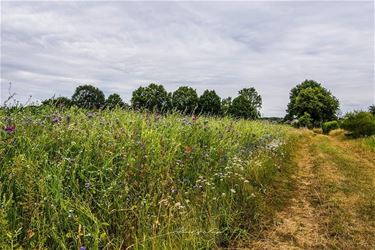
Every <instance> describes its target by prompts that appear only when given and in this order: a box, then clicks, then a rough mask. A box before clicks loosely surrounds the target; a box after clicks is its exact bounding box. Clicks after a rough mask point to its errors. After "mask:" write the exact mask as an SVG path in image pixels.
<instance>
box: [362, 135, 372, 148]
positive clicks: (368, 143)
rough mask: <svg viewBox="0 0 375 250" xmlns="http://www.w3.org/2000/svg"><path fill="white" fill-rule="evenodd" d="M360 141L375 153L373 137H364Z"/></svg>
mask: <svg viewBox="0 0 375 250" xmlns="http://www.w3.org/2000/svg"><path fill="white" fill-rule="evenodd" d="M361 140H362V142H363V144H364V145H365V146H367V147H368V148H370V149H372V150H374V151H375V136H370V137H366V138H363V139H361Z"/></svg>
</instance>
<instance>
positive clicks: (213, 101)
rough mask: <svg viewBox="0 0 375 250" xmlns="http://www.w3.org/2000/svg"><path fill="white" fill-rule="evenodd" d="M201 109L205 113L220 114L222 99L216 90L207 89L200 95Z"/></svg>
mask: <svg viewBox="0 0 375 250" xmlns="http://www.w3.org/2000/svg"><path fill="white" fill-rule="evenodd" d="M199 111H200V112H201V113H203V114H211V115H218V114H220V112H221V99H220V97H219V96H218V95H217V94H216V92H215V90H205V91H204V92H203V94H202V95H201V96H200V97H199Z"/></svg>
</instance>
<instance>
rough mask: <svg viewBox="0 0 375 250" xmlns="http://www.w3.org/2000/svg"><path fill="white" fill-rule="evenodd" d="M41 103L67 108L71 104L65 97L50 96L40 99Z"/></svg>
mask: <svg viewBox="0 0 375 250" xmlns="http://www.w3.org/2000/svg"><path fill="white" fill-rule="evenodd" d="M42 105H50V106H55V107H58V108H69V107H71V106H72V101H71V100H70V99H69V98H67V97H57V98H54V97H52V98H50V99H47V100H44V101H42Z"/></svg>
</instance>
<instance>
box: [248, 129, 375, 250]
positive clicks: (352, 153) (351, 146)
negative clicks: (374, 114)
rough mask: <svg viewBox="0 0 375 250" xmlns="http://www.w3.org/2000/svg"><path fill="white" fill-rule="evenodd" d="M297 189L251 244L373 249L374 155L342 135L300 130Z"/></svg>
mask: <svg viewBox="0 0 375 250" xmlns="http://www.w3.org/2000/svg"><path fill="white" fill-rule="evenodd" d="M296 133H300V137H301V140H300V143H299V145H298V147H297V150H296V153H295V156H294V161H295V163H296V165H297V167H298V169H297V172H296V174H295V176H294V177H293V178H294V181H295V182H296V184H297V185H296V190H295V192H294V198H293V199H292V200H291V201H290V203H289V205H288V206H287V207H286V208H285V209H284V210H283V211H281V212H279V213H278V214H277V215H276V220H275V222H274V224H273V225H272V226H271V227H270V228H268V229H267V230H266V231H265V233H264V234H263V237H262V239H260V240H257V241H255V242H252V243H251V246H250V247H249V248H251V249H375V154H374V153H373V152H371V151H369V150H367V149H365V148H364V147H362V146H361V145H360V143H359V142H358V141H354V140H348V139H345V138H344V137H343V136H342V135H338V136H324V135H316V134H313V133H311V132H309V131H298V132H296Z"/></svg>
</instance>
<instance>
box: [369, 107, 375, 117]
mask: <svg viewBox="0 0 375 250" xmlns="http://www.w3.org/2000/svg"><path fill="white" fill-rule="evenodd" d="M368 111H369V112H370V113H371V114H372V115H375V105H371V106H370V107H369V108H368Z"/></svg>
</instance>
